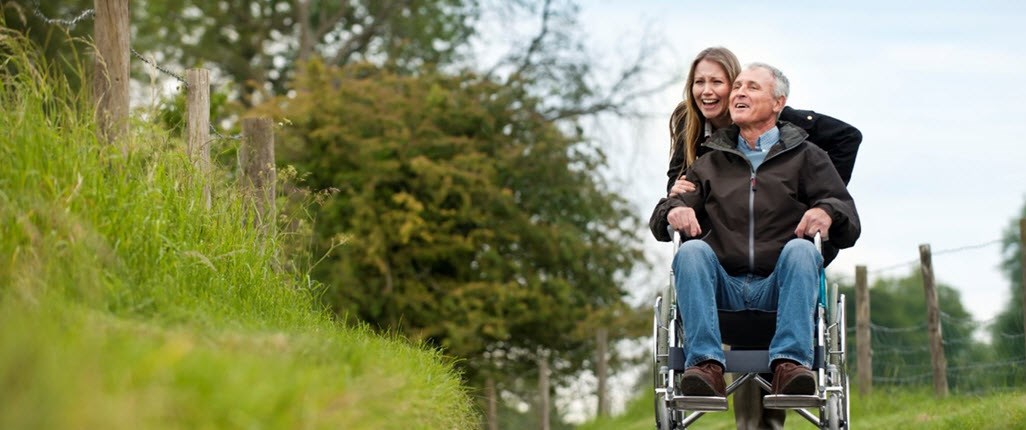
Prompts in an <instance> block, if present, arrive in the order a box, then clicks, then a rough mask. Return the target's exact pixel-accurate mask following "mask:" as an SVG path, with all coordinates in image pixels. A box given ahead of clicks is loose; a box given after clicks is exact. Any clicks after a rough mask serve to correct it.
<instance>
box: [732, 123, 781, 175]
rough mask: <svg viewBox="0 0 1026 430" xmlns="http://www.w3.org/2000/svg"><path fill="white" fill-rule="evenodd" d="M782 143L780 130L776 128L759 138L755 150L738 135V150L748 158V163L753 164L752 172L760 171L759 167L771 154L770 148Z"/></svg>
mask: <svg viewBox="0 0 1026 430" xmlns="http://www.w3.org/2000/svg"><path fill="white" fill-rule="evenodd" d="M779 141H780V129H779V128H777V127H776V126H773V128H771V129H769V130H767V131H766V132H765V133H763V134H762V136H759V140H757V141H755V149H752V148H751V147H750V146H748V141H746V140H745V138H743V137H741V134H740V133H738V135H737V150H738V151H741V153H742V154H744V155H745V157H748V161H749V162H751V163H752V171H753V172H754V171H756V170H759V165H761V164H762V162H763V160H765V159H766V154H767V153H769V150H770V148H772V147H773V145H776V144H777V142H779Z"/></svg>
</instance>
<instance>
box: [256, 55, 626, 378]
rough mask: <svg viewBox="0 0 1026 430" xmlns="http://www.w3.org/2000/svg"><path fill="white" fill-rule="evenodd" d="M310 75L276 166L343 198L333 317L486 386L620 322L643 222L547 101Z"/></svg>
mask: <svg viewBox="0 0 1026 430" xmlns="http://www.w3.org/2000/svg"><path fill="white" fill-rule="evenodd" d="M306 69H307V73H306V74H305V75H303V76H302V77H301V79H300V80H299V81H298V82H297V84H296V91H297V94H296V95H295V97H292V98H288V99H283V100H281V106H282V107H281V110H280V111H277V112H275V115H280V116H282V117H284V118H287V119H288V120H289V121H290V122H291V124H292V126H290V127H287V128H286V129H285V130H284V131H285V136H284V137H283V138H282V139H281V143H282V145H281V150H280V154H279V155H280V156H281V158H282V159H284V160H287V161H288V162H291V163H295V164H296V165H297V167H298V168H299V169H300V170H302V171H304V172H308V173H309V177H308V178H307V179H308V181H309V183H310V184H311V186H313V187H315V188H327V187H334V188H337V189H339V194H338V195H337V198H335V199H334V200H333V201H332V202H331V203H329V204H328V205H327V206H326V207H325V208H324V211H322V212H321V213H320V214H319V220H320V221H321V222H320V223H319V228H318V230H319V235H320V237H321V238H322V239H321V240H322V241H323V246H330V245H331V244H336V243H339V242H344V243H345V246H343V247H341V248H340V252H338V253H337V254H336V255H334V256H332V257H331V258H329V260H327V261H325V262H323V263H321V265H320V266H319V270H318V272H317V274H318V277H319V278H320V279H322V280H323V281H324V282H326V283H328V284H329V285H330V299H331V302H332V305H333V306H334V307H335V309H337V310H338V312H340V313H342V314H347V315H352V316H357V317H359V318H360V319H361V320H364V321H368V322H369V323H371V324H372V325H374V326H378V327H383V328H390V329H399V330H402V332H403V333H406V334H407V335H409V336H411V337H413V338H415V339H424V340H426V341H428V342H429V343H431V344H433V345H439V346H441V347H444V348H445V349H446V351H448V352H449V353H452V354H454V355H457V356H459V357H461V358H466V359H470V360H471V361H470V362H469V367H470V368H471V369H472V370H476V371H485V370H484V368H482V367H481V366H482V365H483V364H484V362H487V363H490V364H491V365H496V363H498V362H503V361H505V362H506V364H505V365H506V366H511V365H515V364H516V363H524V366H525V367H533V364H532V363H533V357H534V353H536V352H537V351H539V350H542V351H552V353H553V354H555V355H554V356H553V357H554V358H559V357H568V355H569V354H572V353H575V352H577V351H580V350H581V348H583V346H584V345H585V344H586V343H587V342H590V341H591V334H590V330H581V329H580V325H581V324H584V323H585V322H587V321H591V320H592V319H593V316H594V314H595V312H596V310H599V309H608V310H609V311H608V312H610V314H614V313H615V310H616V309H624V312H626V310H625V307H624V304H623V298H624V296H625V292H624V291H623V290H622V287H621V284H620V282H619V280H620V279H622V276H624V275H626V274H627V273H628V272H629V271H630V270H631V268H632V267H633V265H634V264H635V262H636V261H638V260H639V259H640V253H639V249H638V244H637V243H636V242H635V240H636V239H634V238H633V231H634V230H633V227H634V226H635V225H636V223H637V219H636V218H635V217H634V216H633V215H632V213H631V212H630V211H629V210H628V207H627V204H626V202H625V201H624V200H623V199H621V198H620V197H618V196H616V195H614V194H612V193H611V192H609V191H608V190H609V187H608V186H606V184H604V183H603V181H602V179H601V177H600V176H599V175H598V174H597V170H598V169H600V168H601V167H602V166H603V165H604V159H603V155H602V154H601V152H600V151H599V150H598V149H597V148H595V147H592V146H589V145H588V144H586V143H585V142H582V141H579V140H578V138H577V137H576V136H567V135H566V134H564V133H562V132H561V130H560V129H559V128H558V127H556V126H555V125H553V124H552V123H550V122H549V121H547V120H545V119H544V118H542V117H541V116H540V115H539V114H538V113H537V112H536V111H535V110H534V108H535V107H536V106H537V100H534V99H532V98H530V97H527V96H525V95H523V94H522V93H519V92H518V91H511V90H509V89H508V88H505V87H503V86H501V85H498V84H496V83H494V82H492V81H489V80H487V79H482V78H479V77H477V76H475V75H473V74H469V73H464V74H460V75H456V76H447V75H444V74H440V73H437V72H434V71H430V70H428V71H425V72H423V73H421V74H420V75H418V76H416V77H409V76H403V75H398V74H394V73H391V72H388V71H387V70H384V69H380V68H377V67H374V66H371V65H356V66H349V67H344V68H332V67H326V66H324V65H322V64H321V63H319V62H313V63H311V64H309V65H307V66H306ZM586 333H587V334H586ZM486 352H487V353H488V355H489V357H490V358H489V359H488V360H482V357H483V356H484V354H485V353H486ZM581 362H582V360H581V358H580V357H579V356H578V357H576V358H574V359H571V360H569V363H570V368H573V367H574V366H578V367H579V365H580V363H581ZM507 370H510V369H509V368H508V367H507ZM568 371H569V369H568Z"/></svg>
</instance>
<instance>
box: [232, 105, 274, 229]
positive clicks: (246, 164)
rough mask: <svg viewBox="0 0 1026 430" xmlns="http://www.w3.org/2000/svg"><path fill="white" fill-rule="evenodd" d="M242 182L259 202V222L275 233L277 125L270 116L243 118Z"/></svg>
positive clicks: (240, 158)
mask: <svg viewBox="0 0 1026 430" xmlns="http://www.w3.org/2000/svg"><path fill="white" fill-rule="evenodd" d="M239 160H240V162H241V163H242V176H243V177H244V180H243V182H244V183H245V185H246V188H247V192H248V193H249V195H250V196H251V198H252V199H253V204H254V206H256V215H257V226H258V228H260V229H262V230H264V232H265V233H269V234H273V233H274V225H275V221H274V218H275V216H276V215H275V207H274V206H275V202H274V197H275V196H276V194H275V181H276V179H277V177H276V174H275V169H274V128H273V126H272V123H271V119H270V118H244V119H243V120H242V148H240V149H239Z"/></svg>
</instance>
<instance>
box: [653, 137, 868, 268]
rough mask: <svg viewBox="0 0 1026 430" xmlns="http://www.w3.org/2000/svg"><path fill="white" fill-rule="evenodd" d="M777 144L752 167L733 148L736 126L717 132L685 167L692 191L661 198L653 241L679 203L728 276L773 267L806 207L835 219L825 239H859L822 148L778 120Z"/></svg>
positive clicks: (836, 242) (842, 242) (664, 235)
mask: <svg viewBox="0 0 1026 430" xmlns="http://www.w3.org/2000/svg"><path fill="white" fill-rule="evenodd" d="M777 127H779V128H780V141H779V142H778V143H777V144H776V145H774V146H773V147H772V148H770V151H769V153H768V154H767V155H766V160H765V161H764V162H763V163H762V165H760V166H759V170H758V171H757V172H753V171H752V165H751V163H749V162H748V159H747V158H746V157H745V156H744V155H743V154H742V153H741V152H740V151H738V150H737V136H738V133H739V130H738V128H737V126H731V127H728V128H725V129H722V130H719V131H717V132H716V133H714V134H713V135H712V137H710V138H709V140H708V141H707V142H706V143H705V144H704V146H706V147H708V148H710V149H712V150H713V151H712V152H710V153H708V154H706V155H704V156H702V157H700V158H699V159H698V160H695V163H694V164H693V165H692V166H691V167H689V168H688V171H687V177H688V180H690V181H692V182H694V183H695V185H696V186H697V188H698V189H697V190H695V191H694V192H690V193H685V194H682V195H680V196H675V197H668V198H664V199H661V200H660V201H659V204H658V205H656V208H655V210H654V211H653V212H652V218H651V219H650V220H649V227H650V228H651V229H652V234H653V235H655V237H656V239H658V240H661V241H669V240H670V235H669V233H668V232H667V226H668V223H667V221H666V215H667V214H668V213H669V212H670V209H673V208H675V207H678V206H684V207H691V208H693V209H695V213H696V214H697V216H698V220H699V223H700V224H701V226H702V237H701V238H700V239H701V240H703V241H705V242H707V243H708V244H709V245H710V246H711V247H712V249H713V250H714V251H715V252H716V255H717V256H718V257H719V260H720V264H722V265H723V268H724V269H725V270H726V271H727V273H730V274H732V275H738V274H744V273H752V274H756V275H760V276H766V275H769V274H770V273H772V272H773V268H774V266H776V262H777V258H778V257H779V256H780V251H781V250H782V249H783V247H784V244H786V243H787V242H788V241H789V240H791V239H793V238H795V235H794V229H795V227H797V226H798V222H799V221H801V219H802V216H803V215H804V214H805V211H807V210H808V209H810V208H813V207H819V208H822V209H823V210H825V211H826V212H827V214H829V215H830V218H831V219H832V220H833V224H832V225H831V227H830V232H829V234H828V238H829V241H830V242H831V243H832V244H833V246H835V247H837V248H841V249H843V248H848V247H850V246H852V245H854V244H855V241H856V240H857V239H858V237H859V233H860V226H859V218H858V212H857V211H856V210H855V202H854V201H853V200H852V198H851V195H850V194H848V190H847V189H846V188H845V186H844V182H843V181H842V180H841V177H840V176H839V175H838V173H837V171H836V170H835V169H834V168H833V165H832V164H831V162H830V157H828V156H827V154H826V152H824V151H823V150H822V149H820V148H818V147H816V146H815V145H813V144H811V143H809V142H807V141H806V140H805V139H806V137H807V136H808V134H806V133H805V131H804V130H802V129H801V128H799V127H797V126H795V125H792V124H790V123H787V122H778V123H777Z"/></svg>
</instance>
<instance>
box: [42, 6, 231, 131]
mask: <svg viewBox="0 0 1026 430" xmlns="http://www.w3.org/2000/svg"><path fill="white" fill-rule="evenodd" d="M31 5H32V14H33V15H35V16H36V17H37V18H39V19H40V20H42V21H43V22H45V23H46V24H48V25H57V26H61V27H64V28H66V29H67V30H69V31H70V30H71V29H73V28H75V26H76V25H78V24H79V23H80V22H82V21H85V20H87V19H91V18H94V17H95V16H96V11H95V10H93V9H86V10H84V11H81V12H79V13H77V14H75V17H74V18H71V19H64V18H51V17H48V16H46V14H44V13H43V11H42V10H40V6H39V1H38V0H33V1H32V3H31ZM129 53H130V54H132V56H133V57H135V58H137V59H139V60H140V61H142V62H143V63H145V64H146V65H148V66H150V67H151V68H153V69H154V70H156V71H158V72H160V73H162V74H164V75H165V76H168V77H170V78H173V79H174V80H176V81H178V83H180V84H181V86H182V88H185V89H186V90H188V89H189V82H188V81H186V80H185V78H184V77H183V76H182V75H181V74H180V73H175V72H173V71H171V70H170V69H168V68H167V67H164V66H161V65H160V64H158V63H157V61H156V59H151V58H146V56H144V55H142V54H140V53H139V51H137V50H136V49H135V48H134V47H129ZM210 133H211V134H213V135H214V136H215V137H216V138H217V139H221V140H240V139H242V134H241V133H236V134H228V135H225V134H222V133H221V132H219V131H218V130H217V127H214V124H210Z"/></svg>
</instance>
